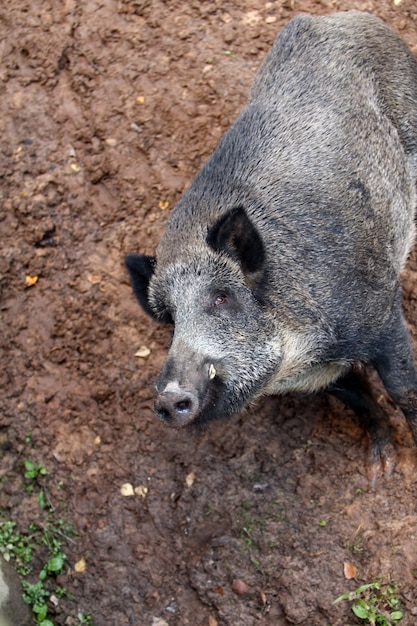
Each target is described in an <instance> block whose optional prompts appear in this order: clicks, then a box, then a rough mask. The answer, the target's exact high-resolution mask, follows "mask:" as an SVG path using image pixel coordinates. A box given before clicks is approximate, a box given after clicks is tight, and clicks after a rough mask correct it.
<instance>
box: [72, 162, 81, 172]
mask: <svg viewBox="0 0 417 626" xmlns="http://www.w3.org/2000/svg"><path fill="white" fill-rule="evenodd" d="M71 169H72V171H73V172H79V171H80V169H81V168H80V166H79V165H78V163H71Z"/></svg>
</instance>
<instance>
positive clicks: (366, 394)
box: [326, 369, 396, 484]
mask: <svg viewBox="0 0 417 626" xmlns="http://www.w3.org/2000/svg"><path fill="white" fill-rule="evenodd" d="M326 391H327V392H328V393H330V394H331V395H333V396H335V397H336V398H338V399H339V400H341V401H342V402H344V404H346V405H347V406H348V407H349V408H350V409H352V411H354V413H356V415H357V416H358V417H359V420H360V423H361V425H362V426H363V428H364V429H365V430H366V431H367V432H368V434H369V438H370V472H371V480H372V484H375V481H376V478H377V476H378V474H380V473H381V471H384V473H385V474H386V475H390V474H391V473H392V471H393V469H394V466H395V456H396V455H395V448H394V444H393V442H392V438H391V430H390V425H389V420H388V416H387V415H386V413H385V412H384V411H383V410H382V409H381V407H380V406H379V404H378V402H377V401H376V399H375V398H374V396H373V394H372V391H371V388H370V385H369V383H368V380H367V378H366V376H365V374H364V373H362V372H360V371H359V370H358V369H352V370H350V371H349V372H348V373H347V374H345V375H344V376H342V377H341V378H339V379H338V380H337V381H336V382H335V383H333V384H332V385H330V387H328V388H327V390H326Z"/></svg>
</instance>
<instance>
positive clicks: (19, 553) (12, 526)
mask: <svg viewBox="0 0 417 626" xmlns="http://www.w3.org/2000/svg"><path fill="white" fill-rule="evenodd" d="M31 541H32V538H31V536H28V535H22V534H21V533H20V532H19V531H18V530H17V529H16V522H12V521H5V522H0V553H1V554H2V555H3V558H4V559H5V560H6V561H10V560H12V559H14V560H15V561H16V569H17V571H18V572H19V574H22V576H27V574H29V572H30V571H31V569H32V568H31V565H30V563H31V561H32V556H33V548H32V545H31Z"/></svg>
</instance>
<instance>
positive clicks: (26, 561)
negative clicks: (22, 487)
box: [0, 460, 92, 626]
mask: <svg viewBox="0 0 417 626" xmlns="http://www.w3.org/2000/svg"><path fill="white" fill-rule="evenodd" d="M23 471H24V478H25V481H26V492H27V493H28V494H31V497H36V500H37V503H38V506H39V508H40V511H39V515H38V516H36V519H35V520H34V521H33V522H31V523H30V524H29V525H28V529H27V532H24V531H21V530H18V528H17V524H16V522H14V521H10V520H7V519H4V518H5V515H6V514H5V512H4V511H0V554H2V555H3V558H4V559H5V560H7V561H14V562H15V569H16V570H17V571H18V572H19V574H20V575H21V576H23V577H26V576H28V575H29V574H30V581H29V580H22V586H23V599H24V600H25V602H26V603H27V604H29V605H30V607H31V609H32V612H33V616H34V621H35V623H36V624H37V626H54V622H53V620H52V618H51V616H50V609H51V606H52V605H51V599H53V596H54V597H55V601H56V599H57V598H63V597H64V596H67V595H68V594H67V591H66V589H65V588H63V587H62V586H59V585H57V584H56V583H57V580H56V577H57V576H58V575H60V574H62V573H63V572H64V570H65V563H66V558H67V557H66V554H65V552H64V550H65V546H64V543H65V544H68V542H70V541H73V539H72V537H73V535H74V532H73V530H72V527H71V525H70V524H69V523H68V522H67V521H65V520H63V519H59V518H58V517H57V513H56V511H55V507H54V506H53V505H52V503H51V501H50V500H49V499H48V498H47V497H46V495H45V494H46V493H47V487H46V484H45V477H46V476H47V471H46V469H45V468H44V467H43V466H42V465H41V464H40V463H36V462H33V461H29V460H26V461H25V462H24V469H23ZM41 479H42V482H41ZM41 485H42V486H41ZM36 492H37V493H36ZM1 518H3V521H2V519H1ZM72 619H73V620H74V618H72ZM77 619H78V624H79V625H80V626H81V625H87V626H92V617H91V615H90V614H89V613H81V612H79V613H78V615H77ZM71 623H73V622H71ZM74 623H75V622H74Z"/></svg>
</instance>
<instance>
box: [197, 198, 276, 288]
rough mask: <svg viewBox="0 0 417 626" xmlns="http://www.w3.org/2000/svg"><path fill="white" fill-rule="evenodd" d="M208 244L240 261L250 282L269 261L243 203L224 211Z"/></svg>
mask: <svg viewBox="0 0 417 626" xmlns="http://www.w3.org/2000/svg"><path fill="white" fill-rule="evenodd" d="M207 243H208V245H209V246H210V247H211V248H213V250H216V251H217V252H225V253H226V254H228V255H229V256H231V257H232V258H233V259H235V260H236V261H238V263H240V265H241V267H242V270H243V273H244V274H245V276H246V277H247V278H248V279H249V282H257V280H259V278H260V274H261V272H262V269H263V266H264V261H265V249H264V244H263V241H262V239H261V236H260V235H259V233H258V231H257V229H256V228H255V226H254V225H253V223H252V222H251V220H250V219H249V217H248V216H247V214H246V211H245V210H244V208H243V207H236V208H234V209H232V210H231V211H228V213H226V214H225V215H222V216H221V217H220V218H219V219H218V220H217V222H216V223H215V224H214V226H212V227H211V229H210V230H209V233H208V235H207Z"/></svg>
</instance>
